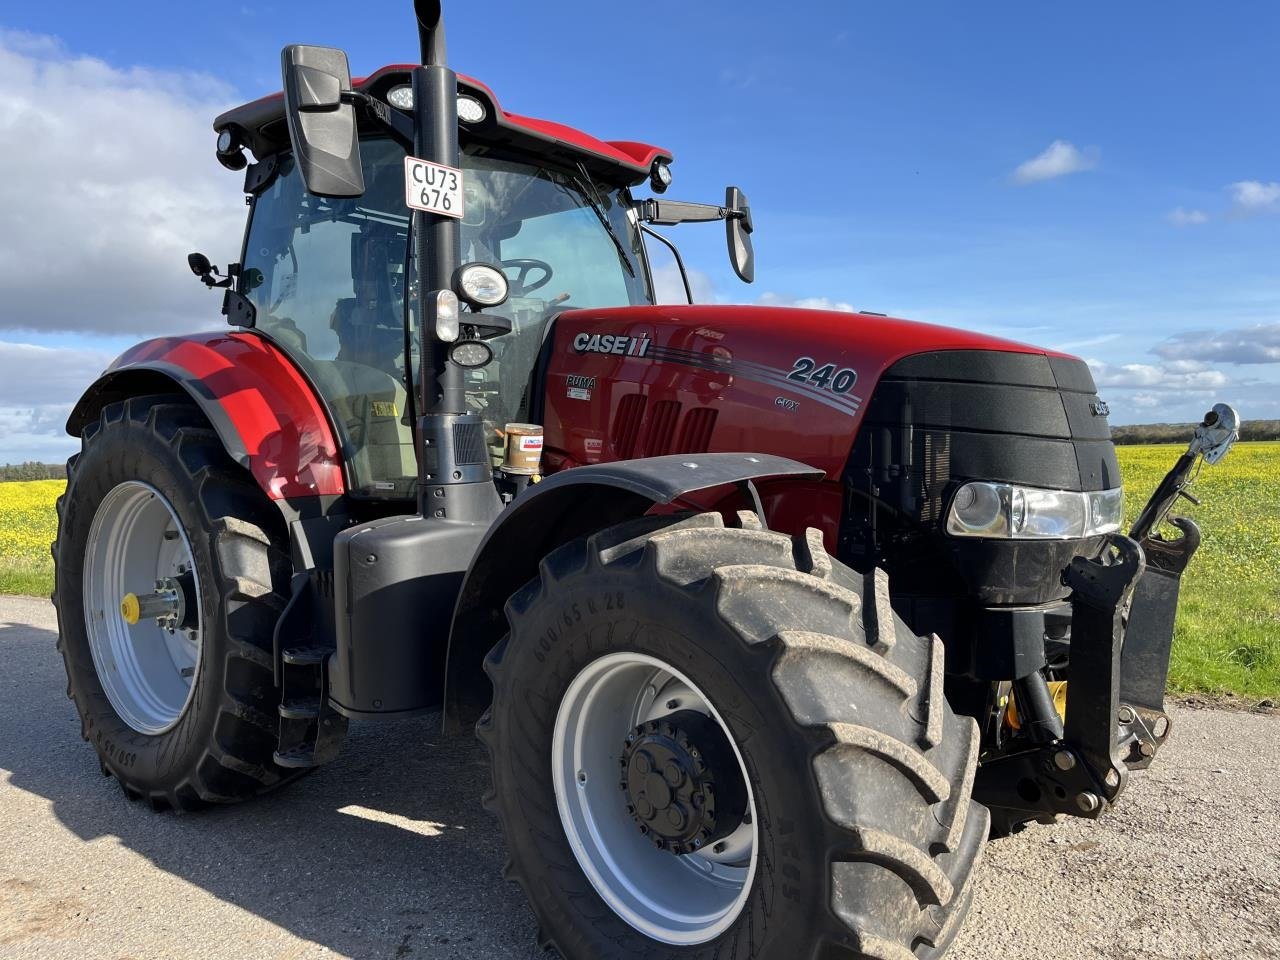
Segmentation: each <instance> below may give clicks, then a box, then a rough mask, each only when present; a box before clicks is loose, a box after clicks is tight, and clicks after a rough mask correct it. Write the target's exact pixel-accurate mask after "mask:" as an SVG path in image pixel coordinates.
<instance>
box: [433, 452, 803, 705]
mask: <svg viewBox="0 0 1280 960" xmlns="http://www.w3.org/2000/svg"><path fill="white" fill-rule="evenodd" d="M822 476H824V474H823V472H822V471H821V470H818V469H815V468H813V467H811V466H809V465H807V464H804V463H799V462H797V461H795V460H788V459H786V458H785V457H775V456H771V455H769V454H763V453H703V454H684V455H675V456H666V457H649V458H645V459H640V460H624V461H619V462H614V463H601V464H595V465H591V466H582V467H574V468H573V469H571V470H564V471H562V472H560V473H557V474H554V475H553V476H551V477H549V478H547V479H546V480H543V481H542V482H541V483H539V484H535V485H534V486H531V487H529V488H528V489H526V490H525V491H524V493H522V494H521V495H520V496H519V497H517V498H516V499H515V501H513V502H512V503H511V505H510V506H508V507H507V509H506V510H505V511H503V513H502V515H501V516H500V517H498V519H497V520H496V521H494V523H493V525H492V526H491V527H490V528H489V531H488V533H487V534H486V535H485V537H484V539H483V540H482V541H481V543H480V546H479V548H478V549H477V551H476V554H475V556H474V557H473V558H472V560H471V565H470V567H469V568H468V570H467V574H466V577H465V579H464V580H463V584H462V590H461V592H460V593H459V595H458V603H457V606H456V608H455V609H454V614H453V626H452V628H451V630H450V631H449V649H448V653H447V662H446V666H445V691H444V703H445V715H446V716H449V715H450V713H454V714H456V713H457V712H458V709H459V707H460V706H461V705H462V704H463V703H470V702H475V701H478V700H480V699H481V696H482V694H483V692H484V673H483V670H482V667H481V665H482V663H483V662H484V657H485V654H487V653H488V652H489V650H490V649H491V648H492V647H493V645H494V644H496V643H497V642H498V641H499V640H501V639H502V636H503V634H504V633H506V621H505V618H504V615H503V607H504V605H505V604H506V602H507V598H508V597H510V596H511V595H512V594H513V593H515V592H516V590H518V589H520V587H522V586H523V585H524V584H526V583H527V582H528V581H529V580H531V579H533V577H534V576H536V575H537V573H538V564H539V563H540V562H541V560H542V558H543V557H545V556H546V555H547V554H548V553H550V552H551V551H552V550H554V549H556V548H557V547H559V546H561V545H563V544H565V543H568V542H569V541H571V540H575V539H577V538H579V537H584V536H588V535H590V534H592V533H595V532H596V531H599V530H603V529H605V528H606V527H611V526H614V525H615V524H618V523H622V522H623V521H625V520H630V519H633V518H635V517H640V516H643V515H644V514H645V513H647V512H648V511H649V510H650V509H652V508H653V507H654V506H657V505H660V504H672V503H676V502H677V501H679V500H680V499H681V498H683V497H686V496H688V495H689V494H692V493H696V492H698V491H704V490H710V489H712V488H715V487H725V486H730V485H733V484H742V483H744V482H746V481H748V480H763V479H765V478H769V477H791V478H796V479H809V480H814V479H818V478H821V477H822Z"/></svg>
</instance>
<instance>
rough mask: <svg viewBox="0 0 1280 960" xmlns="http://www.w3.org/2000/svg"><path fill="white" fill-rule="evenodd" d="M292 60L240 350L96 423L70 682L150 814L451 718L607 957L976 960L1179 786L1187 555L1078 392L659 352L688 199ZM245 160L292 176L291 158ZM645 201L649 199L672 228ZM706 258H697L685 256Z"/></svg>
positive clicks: (553, 919) (62, 513)
mask: <svg viewBox="0 0 1280 960" xmlns="http://www.w3.org/2000/svg"><path fill="white" fill-rule="evenodd" d="M416 13H417V18H418V26H419V32H420V39H421V43H422V60H423V63H422V65H419V66H392V67H386V68H384V69H382V70H379V71H377V72H376V73H374V74H372V75H371V76H369V77H366V78H364V79H356V80H354V81H353V80H352V79H351V77H350V74H349V71H348V68H347V60H346V56H345V54H343V53H342V52H341V51H338V50H332V49H327V48H320V47H307V46H291V47H287V48H286V49H285V50H284V53H283V77H284V92H283V95H280V94H277V95H274V96H269V97H266V98H264V99H261V100H257V101H255V102H253V103H249V104H246V105H244V106H241V107H238V108H236V109H234V110H231V111H229V112H227V113H225V114H223V115H222V116H220V117H218V118H217V120H216V121H215V122H214V128H215V130H216V132H217V137H218V140H217V156H218V158H219V160H221V162H222V163H223V165H224V166H226V167H227V168H229V169H231V170H244V172H245V192H246V194H247V195H248V201H249V218H248V227H247V230H246V233H245V239H244V247H243V252H242V254H241V257H240V262H239V263H235V264H232V265H231V266H230V267H229V268H227V269H226V271H225V273H223V272H219V271H218V270H216V269H215V268H214V267H213V266H212V265H211V264H210V263H209V261H208V259H207V258H205V257H203V256H201V255H199V254H193V255H192V257H191V258H190V263H191V266H192V269H193V270H194V271H195V273H196V274H197V275H198V276H199V277H200V278H201V279H202V280H203V281H204V282H205V283H206V284H207V285H209V286H211V287H218V288H222V289H223V291H224V293H223V297H224V299H223V308H222V310H223V313H224V314H225V315H226V318H227V320H228V322H229V323H230V324H231V325H232V326H233V327H234V328H235V329H234V330H233V331H230V332H224V333H206V334H197V335H193V336H175V337H164V338H160V339H157V340H152V341H149V342H146V343H143V344H140V345H138V346H137V347H134V348H133V349H131V350H129V351H128V352H126V353H125V354H124V355H123V356H122V357H120V358H119V359H118V360H117V361H116V362H115V363H114V364H113V365H112V367H111V368H110V369H109V370H108V371H107V372H106V373H105V374H104V375H103V376H102V378H101V379H100V380H98V381H97V382H96V383H95V384H94V385H93V386H92V387H91V388H90V389H89V391H88V392H87V393H86V394H85V395H84V397H83V398H82V399H81V400H80V402H79V403H78V405H77V406H76V407H75V410H74V412H73V413H72V414H71V417H70V421H69V423H68V429H69V431H70V432H71V433H72V434H74V435H77V436H79V437H80V438H81V440H82V447H81V452H80V453H79V454H78V455H77V456H75V457H73V458H72V459H71V461H70V463H69V464H68V473H69V481H68V488H67V493H66V496H65V497H63V498H62V500H60V501H59V529H58V540H57V542H56V543H55V544H54V557H55V559H56V561H57V586H56V593H55V602H56V603H57V607H58V619H59V625H60V639H59V648H60V650H61V651H62V654H63V657H64V659H65V662H66V669H67V675H68V678H69V692H70V695H71V697H72V698H73V699H74V701H75V704H76V707H77V709H78V710H79V712H80V715H81V718H82V720H83V733H84V736H85V738H86V739H87V740H89V741H90V742H91V743H92V744H93V746H94V747H95V748H96V750H97V751H98V755H99V757H100V759H101V764H102V769H103V771H104V772H106V773H107V774H110V775H111V776H114V777H115V778H117V779H118V780H119V782H120V783H121V784H122V785H123V787H124V790H125V792H126V793H127V794H128V796H129V797H131V798H134V799H144V800H146V801H147V802H148V803H150V804H151V805H152V806H153V807H155V808H156V809H167V808H177V809H183V810H185V809H191V808H194V807H198V806H201V805H203V804H208V803H229V802H234V801H239V800H244V799H246V798H249V797H252V796H255V795H257V794H260V793H262V792H264V791H266V790H270V789H273V788H275V787H278V786H281V785H282V784H285V783H287V782H289V781H290V780H293V779H295V778H296V777H298V776H299V775H301V774H302V773H303V772H305V771H306V770H308V769H309V768H312V767H314V766H317V765H319V764H323V763H325V762H326V761H329V760H332V759H333V758H334V757H335V756H336V755H337V753H338V752H339V749H340V747H341V744H342V741H343V736H344V734H345V732H346V729H347V725H348V723H349V721H350V720H352V719H355V720H376V719H379V718H386V717H404V716H407V715H413V714H420V713H428V712H433V711H442V712H443V714H444V716H445V717H446V718H450V719H453V718H464V717H467V716H470V717H471V718H472V719H473V720H474V719H475V718H476V717H479V723H478V732H479V736H480V738H481V740H483V742H484V744H485V745H486V746H487V748H488V750H489V753H490V756H491V758H492V773H493V789H492V791H491V792H490V793H489V794H488V795H487V796H486V797H485V800H484V802H485V804H486V806H488V807H489V808H490V809H491V810H492V811H493V812H494V813H495V814H496V815H497V816H498V818H499V819H500V821H501V825H502V829H503V831H504V833H505V836H506V841H507V845H508V847H509V850H510V857H511V869H510V875H511V876H512V877H514V878H515V879H516V880H518V881H519V882H520V883H521V885H522V886H523V887H524V890H525V892H526V894H527V895H528V899H529V902H530V905H531V907H532V909H533V912H534V914H535V916H536V918H537V921H538V924H539V927H540V930H541V940H542V942H543V945H544V946H549V947H554V948H556V949H557V950H559V952H560V953H561V954H562V955H563V956H565V957H568V958H592V960H595V958H613V957H660V956H661V957H666V956H672V955H674V951H677V950H678V952H679V953H680V955H681V956H689V957H706V958H710V957H713V956H715V957H747V956H750V957H761V958H795V957H806V958H818V957H822V958H837V957H875V958H879V960H908V958H923V957H939V956H941V955H942V954H943V953H944V952H945V951H946V949H947V946H948V944H949V943H950V942H951V939H952V938H953V936H954V935H955V932H956V930H957V928H958V926H959V923H960V921H961V919H962V918H963V916H964V914H965V911H966V909H967V908H968V906H969V903H970V900H971V898H972V891H973V876H974V867H975V864H976V863H977V861H978V859H979V855H980V852H981V850H982V847H983V845H984V843H985V842H986V840H987V838H988V836H989V834H990V833H992V832H995V833H1004V832H1008V831H1011V830H1013V829H1015V828H1017V827H1019V826H1020V825H1022V824H1024V823H1026V822H1028V821H1035V820H1050V819H1052V818H1054V817H1055V816H1057V815H1060V814H1069V815H1075V816H1084V817H1097V816H1099V815H1100V814H1101V813H1102V812H1103V811H1104V810H1106V809H1107V808H1108V807H1110V806H1111V805H1112V804H1113V803H1114V802H1115V801H1116V800H1117V798H1118V797H1119V796H1120V794H1121V793H1122V792H1123V791H1124V789H1125V785H1126V783H1127V781H1128V778H1129V773H1130V771H1131V770H1133V769H1136V768H1141V767H1143V766H1145V765H1147V764H1148V763H1150V761H1151V759H1152V757H1153V756H1154V755H1155V753H1156V751H1157V750H1158V749H1159V747H1160V745H1161V743H1162V742H1163V741H1164V739H1165V737H1166V735H1167V733H1168V730H1169V721H1168V718H1167V716H1166V715H1165V714H1164V712H1163V692H1164V683H1165V675H1166V670H1167V666H1168V658H1169V644H1170V640H1171V636H1172V629H1173V618H1174V611H1175V606H1176V601H1177V594H1178V585H1179V578H1180V576H1181V574H1182V571H1183V568H1184V567H1185V565H1186V563H1187V561H1188V559H1189V558H1190V556H1191V554H1192V553H1193V551H1194V550H1195V548H1196V545H1197V543H1198V532H1197V530H1196V528H1195V526H1194V524H1192V523H1191V522H1190V521H1187V520H1183V519H1177V518H1175V519H1173V521H1172V523H1173V524H1174V525H1176V526H1177V527H1178V528H1180V530H1181V536H1179V537H1175V538H1174V539H1171V540H1166V539H1163V538H1162V537H1161V536H1160V535H1159V533H1158V532H1157V531H1158V528H1159V527H1160V523H1161V521H1162V520H1164V519H1165V518H1166V516H1167V514H1168V511H1169V509H1170V507H1171V506H1172V505H1173V504H1174V502H1175V501H1176V498H1177V497H1178V496H1179V495H1180V493H1181V492H1182V490H1183V488H1184V487H1185V486H1186V484H1187V482H1188V478H1189V477H1190V475H1191V470H1192V467H1193V466H1194V465H1195V463H1196V461H1197V460H1198V458H1200V457H1201V456H1204V458H1205V459H1207V460H1209V461H1210V462H1213V461H1214V460H1216V459H1217V458H1218V457H1220V456H1221V455H1222V454H1223V453H1224V452H1225V450H1226V448H1227V447H1228V446H1229V444H1230V442H1231V440H1232V439H1233V438H1234V430H1235V424H1236V421H1235V415H1234V413H1233V412H1232V411H1231V410H1230V408H1228V407H1225V406H1219V407H1217V408H1215V411H1214V412H1213V413H1211V414H1210V415H1209V417H1208V418H1206V421H1205V423H1204V424H1202V425H1201V427H1200V428H1199V429H1198V430H1197V433H1196V438H1195V440H1194V441H1193V442H1192V446H1191V448H1190V449H1189V450H1188V452H1187V454H1186V455H1184V456H1183V457H1182V459H1180V460H1179V461H1178V464H1177V465H1176V466H1175V468H1174V469H1173V471H1171V473H1170V475H1169V477H1168V479H1167V480H1166V482H1165V484H1164V485H1163V486H1162V487H1161V489H1160V491H1159V492H1158V493H1157V495H1156V497H1155V499H1154V500H1153V501H1152V503H1151V504H1150V505H1149V507H1148V509H1147V510H1146V511H1145V512H1144V513H1143V515H1142V517H1141V519H1140V520H1139V521H1138V523H1137V525H1136V527H1135V528H1134V529H1132V530H1131V531H1130V532H1129V535H1127V536H1126V535H1124V534H1122V533H1121V532H1120V527H1121V522H1122V516H1123V514H1122V502H1121V489H1120V473H1119V470H1118V468H1117V465H1116V457H1115V451H1114V449H1113V447H1112V444H1111V440H1110V435H1109V431H1108V426H1107V407H1106V404H1105V403H1103V402H1102V401H1101V400H1099V399H1098V397H1097V396H1096V394H1095V388H1094V382H1093V380H1092V378H1091V377H1090V374H1089V370H1088V368H1087V367H1086V366H1085V364H1084V363H1082V362H1081V361H1080V360H1077V359H1074V358H1072V357H1069V356H1065V355H1063V354H1059V353H1055V352H1052V351H1046V350H1040V349H1036V348H1033V347H1029V346H1024V345H1021V344H1016V343H1010V342H1007V341H1004V340H997V339H992V338H990V337H986V336H980V335H978V334H974V333H967V332H964V331H959V330H948V329H943V328H940V327H933V326H927V325H922V324H916V323H909V322H906V321H903V320H895V319H889V318H886V317H882V316H878V315H869V314H863V315H858V314H854V315H850V314H837V313H824V312H817V311H802V310H785V309H774V308H765V307H739V306H721V305H705V306H692V305H688V306H686V305H679V306H658V305H655V303H654V299H655V298H654V290H653V279H652V274H651V270H650V266H649V261H648V259H647V256H646V251H645V240H646V237H648V238H654V239H659V240H661V241H662V242H664V243H666V242H667V241H665V240H662V238H660V237H658V235H657V234H656V233H655V232H654V231H652V230H651V227H650V225H653V224H667V225H671V224H677V223H686V222H693V221H724V223H725V225H726V229H727V234H728V244H729V251H730V257H731V261H732V263H733V266H734V268H735V270H736V272H737V273H738V274H739V275H740V276H741V277H742V279H744V280H747V281H750V280H751V279H752V276H753V272H754V266H753V255H752V247H751V233H752V219H751V209H750V207H749V205H748V204H747V200H746V198H745V197H744V196H743V194H742V193H741V191H739V190H737V189H736V188H732V187H731V188H729V190H728V194H727V197H726V200H725V203H724V204H723V205H705V204H694V203H682V202H673V201H669V200H666V199H663V198H662V196H661V195H662V194H663V192H664V191H665V190H666V189H667V186H668V184H669V183H670V180H671V174H670V162H671V154H669V153H668V152H666V151H665V150H662V149H660V148H658V147H654V146H649V145H647V144H643V143H637V142H631V141H611V142H605V141H601V140H597V139H595V138H594V137H591V136H588V135H587V134H585V133H581V132H579V131H577V130H574V129H571V128H570V127H567V126H564V125H561V124H558V123H553V122H549V121H545V120H537V119H533V118H530V117H525V116H520V115H518V114H514V113H509V112H507V111H505V110H504V109H503V108H502V107H501V106H500V105H499V103H498V100H497V99H496V97H495V96H494V94H493V92H492V91H490V90H489V89H488V88H487V87H485V86H484V85H483V84H481V83H479V82H478V81H475V80H472V79H469V78H467V77H461V76H457V75H456V74H455V73H454V72H453V71H452V70H450V69H449V68H448V67H447V66H446V64H445V44H444V32H443V28H442V26H441V22H440V5H439V3H438V2H430V0H418V2H417V4H416ZM250 155H251V158H250ZM646 183H647V184H648V185H649V186H650V187H651V189H652V192H653V193H654V194H656V196H650V197H647V198H641V197H638V196H636V193H635V191H636V190H637V188H639V187H641V186H642V185H644V184H646ZM677 257H678V255H677Z"/></svg>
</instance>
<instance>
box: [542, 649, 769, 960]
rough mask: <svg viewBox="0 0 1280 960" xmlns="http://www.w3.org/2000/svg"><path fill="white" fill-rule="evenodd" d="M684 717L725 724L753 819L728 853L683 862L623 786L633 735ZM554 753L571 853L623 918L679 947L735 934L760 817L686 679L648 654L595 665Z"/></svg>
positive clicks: (574, 699) (705, 706) (752, 870)
mask: <svg viewBox="0 0 1280 960" xmlns="http://www.w3.org/2000/svg"><path fill="white" fill-rule="evenodd" d="M673 701H674V702H675V703H676V704H677V706H676V707H675V708H672V707H671V706H670V704H671V703H672V702H673ZM677 709H678V710H696V711H698V712H699V713H702V714H704V715H706V716H709V717H711V718H712V719H714V720H715V721H716V723H718V724H719V725H720V729H721V731H722V732H723V733H724V734H725V736H726V737H727V738H728V740H729V743H730V744H731V745H732V746H733V753H734V757H735V758H736V759H737V762H738V767H739V771H740V772H741V775H742V779H743V782H744V783H745V784H746V787H747V812H748V814H749V820H750V822H749V823H748V822H744V823H743V824H742V825H741V826H739V827H738V829H737V830H735V831H734V832H733V833H732V834H730V835H729V836H728V837H726V838H724V840H723V841H722V844H723V847H722V846H721V844H717V845H716V848H715V849H714V850H703V851H701V852H699V853H691V854H687V855H684V856H677V855H675V854H673V853H670V852H667V851H665V850H659V849H657V848H656V847H655V846H654V844H653V843H651V842H650V841H649V840H648V839H646V838H645V837H644V836H643V835H642V834H641V832H640V830H639V827H638V825H637V823H636V822H635V821H634V820H633V819H632V817H631V815H630V814H629V813H628V812H627V809H626V802H625V798H624V795H623V793H622V791H621V790H620V789H619V786H618V777H619V773H618V770H619V760H620V758H621V756H622V751H623V745H624V741H625V739H626V736H627V734H628V733H630V732H631V731H632V730H633V729H634V728H635V727H636V726H638V725H639V724H641V723H643V722H645V721H648V720H655V719H658V718H660V717H662V716H665V715H666V714H668V713H673V712H675V710H677ZM551 754H552V760H551V764H552V769H551V775H552V783H553V784H554V787H555V794H556V806H557V807H558V809H559V811H560V821H561V823H562V824H563V825H564V831H565V835H566V837H567V838H568V840H569V845H570V846H571V847H572V848H573V853H574V856H576V857H577V859H578V864H579V865H580V866H581V867H582V869H583V872H584V873H586V875H587V878H588V879H589V880H590V881H591V885H592V886H593V887H595V889H596V892H597V893H598V894H600V896H601V898H602V899H603V900H604V901H605V903H607V904H608V905H609V907H610V908H611V909H612V910H613V911H614V912H615V913H616V914H618V916H619V917H621V918H622V919H623V920H625V921H626V922H627V923H629V924H630V925H631V926H633V927H634V928H636V929H637V930H639V931H640V932H641V933H643V934H646V935H647V936H649V937H652V938H653V939H654V940H659V941H662V942H663V943H669V944H677V945H691V944H699V943H706V942H707V941H709V940H713V939H715V938H716V937H718V936H719V935H720V934H722V933H723V932H724V931H725V930H727V929H729V927H730V926H732V924H733V922H734V921H735V920H736V919H737V918H738V916H739V915H740V914H741V913H742V909H743V907H744V905H745V904H746V902H747V898H748V896H749V895H750V892H751V886H752V882H753V881H754V879H755V874H756V861H757V857H758V851H759V846H760V842H759V818H758V817H757V816H756V806H755V796H754V793H753V792H752V788H751V780H750V778H749V777H748V776H747V770H746V764H745V763H743V760H742V753H741V751H740V750H739V749H738V745H737V743H735V742H734V739H733V735H732V733H731V732H730V730H729V728H728V726H727V725H726V724H725V722H724V719H723V718H722V717H721V716H720V714H719V713H718V712H717V711H716V709H715V707H714V706H713V705H712V704H711V702H710V700H708V699H707V697H706V696H705V695H704V694H703V693H702V691H701V690H699V689H698V687H697V686H696V685H695V684H694V683H693V682H692V681H691V680H689V678H688V677H686V676H685V675H684V674H682V673H681V672H680V671H679V670H676V669H675V668H674V667H672V666H670V665H669V664H667V663H664V662H662V661H661V660H658V659H656V658H654V657H650V656H646V655H645V654H641V653H614V654H609V655H607V656H604V657H601V658H600V659H598V660H595V661H592V662H591V663H590V664H588V665H587V666H586V667H584V668H583V669H582V671H581V672H580V673H579V674H578V675H577V676H576V677H575V678H574V680H573V682H572V683H571V684H569V689H568V690H567V691H566V692H565V695H564V699H563V700H562V701H561V704H560V709H559V711H558V712H557V714H556V724H555V734H554V737H553V740H552V747H551Z"/></svg>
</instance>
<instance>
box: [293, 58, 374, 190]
mask: <svg viewBox="0 0 1280 960" xmlns="http://www.w3.org/2000/svg"><path fill="white" fill-rule="evenodd" d="M280 65H281V70H282V72H283V74H284V105H285V116H286V117H287V118H288V121H289V141H290V143H291V144H292V145H293V156H294V160H295V161H296V162H297V164H298V169H299V170H300V171H302V179H303V182H305V183H306V185H307V191H308V192H309V193H313V194H315V195H316V196H318V197H359V196H361V195H363V193H364V171H363V170H362V169H361V166H360V140H359V138H358V137H357V134H356V111H355V107H353V106H352V105H351V104H350V103H348V102H345V100H344V95H345V94H349V93H351V68H350V67H349V66H348V65H347V55H346V54H345V53H343V52H342V51H341V50H335V49H334V48H333V47H309V46H304V45H302V44H293V45H292V46H288V47H285V48H284V50H283V51H282V52H281V54H280Z"/></svg>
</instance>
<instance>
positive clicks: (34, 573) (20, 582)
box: [0, 480, 66, 595]
mask: <svg viewBox="0 0 1280 960" xmlns="http://www.w3.org/2000/svg"><path fill="white" fill-rule="evenodd" d="M65 488H66V483H65V482H64V481H62V480H30V481H27V482H23V483H0V593H30V594H37V595H39V594H44V595H48V593H49V592H50V591H51V590H52V588H53V559H52V557H50V555H49V544H51V543H52V542H53V538H54V536H56V535H57V532H58V517H57V514H56V513H55V512H54V508H53V505H54V502H55V501H56V500H57V499H58V497H60V496H61V495H62V491H63V490H64V489H65Z"/></svg>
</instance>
